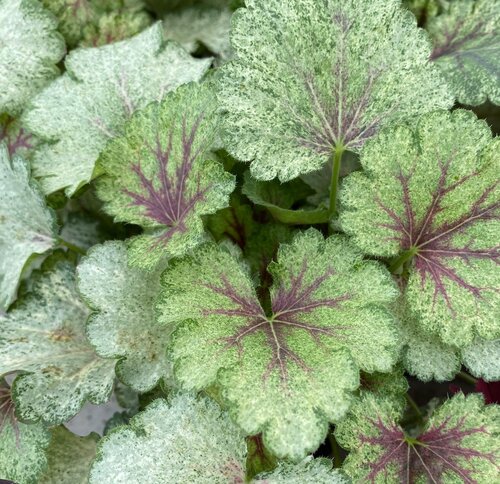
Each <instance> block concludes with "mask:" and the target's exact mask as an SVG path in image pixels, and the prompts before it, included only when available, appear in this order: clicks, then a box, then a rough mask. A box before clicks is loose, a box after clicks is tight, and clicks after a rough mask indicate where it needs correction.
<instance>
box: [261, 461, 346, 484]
mask: <svg viewBox="0 0 500 484" xmlns="http://www.w3.org/2000/svg"><path fill="white" fill-rule="evenodd" d="M252 482H254V483H259V482H260V483H261V484H348V483H349V482H350V481H349V479H348V478H347V476H344V475H343V474H341V473H340V471H339V470H338V469H335V470H334V469H333V465H332V461H330V460H328V459H313V458H312V457H307V458H306V459H304V460H303V461H302V462H299V463H298V464H292V463H289V462H280V463H279V464H278V467H277V468H276V469H274V470H273V471H272V472H266V473H264V474H260V475H258V476H257V477H256V478H255V479H254V480H253V481H252Z"/></svg>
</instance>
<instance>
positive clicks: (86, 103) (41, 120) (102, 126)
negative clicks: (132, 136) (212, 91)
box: [24, 23, 211, 196]
mask: <svg viewBox="0 0 500 484" xmlns="http://www.w3.org/2000/svg"><path fill="white" fill-rule="evenodd" d="M162 35H163V34H162V27H161V24H159V23H158V24H156V25H153V26H152V27H150V28H149V29H147V30H145V31H144V32H142V33H140V34H139V35H137V36H135V37H133V38H131V39H128V40H125V41H122V42H117V43H115V44H110V45H105V46H103V47H98V48H89V49H78V50H75V51H72V52H71V54H70V55H69V56H68V57H67V58H66V60H65V66H66V73H65V74H64V75H63V76H61V77H60V78H59V79H56V80H55V81H54V82H53V83H52V84H51V85H50V86H49V87H47V88H46V89H45V90H44V91H43V92H42V93H41V94H39V95H38V96H37V97H36V98H35V99H34V100H33V101H32V103H31V107H30V110H29V111H28V112H27V113H25V115H24V122H25V124H26V126H27V128H28V129H29V130H30V131H32V132H33V133H34V134H36V135H37V136H39V137H40V138H41V139H43V140H45V141H46V144H44V145H43V146H41V147H40V148H39V149H38V150H37V153H36V154H35V157H34V164H33V170H34V173H35V175H36V177H37V178H40V181H41V184H42V188H43V190H44V192H45V193H53V192H55V191H57V190H60V189H62V188H64V189H65V192H66V194H67V195H68V196H69V195H72V194H73V193H74V192H75V191H76V190H77V189H78V188H79V187H81V186H82V185H84V184H85V183H87V182H88V181H89V180H90V179H91V178H92V174H93V172H94V164H95V161H96V159H97V157H98V156H99V153H100V152H101V150H102V149H103V148H104V146H105V144H106V142H107V141H108V140H109V139H110V138H113V137H115V136H117V135H120V134H121V133H122V131H123V126H124V124H125V122H126V121H127V119H129V118H130V116H131V114H132V113H133V112H134V111H135V110H137V109H140V108H142V107H144V106H146V105H147V104H148V103H150V102H152V101H158V100H160V99H162V98H163V96H164V95H165V93H167V92H168V91H171V90H173V89H175V88H176V87H177V86H179V85H181V84H184V83H186V82H189V81H193V80H197V79H199V78H200V77H201V76H202V75H203V74H204V73H205V72H206V70H207V69H208V67H209V66H210V63H211V59H193V58H192V57H191V56H189V55H188V54H187V53H186V52H185V51H184V49H182V48H181V47H179V46H178V45H176V44H174V43H167V44H164V43H163V39H162Z"/></svg>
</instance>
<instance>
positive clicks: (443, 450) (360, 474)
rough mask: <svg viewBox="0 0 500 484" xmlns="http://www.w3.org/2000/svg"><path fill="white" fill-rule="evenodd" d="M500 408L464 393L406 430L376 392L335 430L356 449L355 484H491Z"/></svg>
mask: <svg viewBox="0 0 500 484" xmlns="http://www.w3.org/2000/svg"><path fill="white" fill-rule="evenodd" d="M499 410H500V407H499V406H498V405H490V406H484V403H483V401H482V398H481V396H479V395H469V396H467V397H465V396H464V395H463V394H461V393H459V394H457V395H455V396H454V397H453V398H451V399H450V400H448V401H446V402H445V403H444V404H443V405H442V406H441V407H439V408H438V409H437V410H436V411H435V412H434V413H433V415H432V416H431V417H430V418H429V420H428V422H427V423H426V425H425V426H424V427H423V428H420V429H414V430H413V431H412V432H407V431H405V430H404V429H403V428H402V427H401V426H400V425H399V424H398V420H399V419H400V417H401V412H400V410H399V409H397V408H395V407H393V406H392V405H391V404H390V403H389V402H387V401H384V400H378V399H375V398H373V397H371V396H367V397H365V398H364V399H362V400H360V401H358V402H357V403H356V404H355V405H354V406H353V407H352V410H351V413H350V415H349V416H348V417H347V418H346V419H345V420H344V421H342V422H341V423H340V424H339V425H338V426H337V429H336V431H335V435H336V438H337V440H338V441H339V443H340V444H341V445H342V446H344V447H345V448H346V449H348V450H350V451H351V452H350V454H349V456H348V457H347V459H346V461H345V464H344V469H345V471H346V472H347V474H348V475H350V476H351V477H352V479H353V481H354V482H367V483H368V482H371V483H376V484H382V483H385V484H392V483H394V484H398V483H401V482H405V483H408V484H419V483H425V482H433V483H442V484H452V483H459V482H465V483H483V482H484V483H487V482H495V480H496V479H497V477H498V459H499V457H500V456H499V446H498V442H499V438H500V426H499V422H500V414H499Z"/></svg>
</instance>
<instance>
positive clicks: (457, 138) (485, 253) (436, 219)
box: [341, 110, 500, 348]
mask: <svg viewBox="0 0 500 484" xmlns="http://www.w3.org/2000/svg"><path fill="white" fill-rule="evenodd" d="M498 146H499V144H498V140H491V134H490V131H489V129H488V127H487V126H486V124H485V123H483V122H479V121H477V119H475V116H474V115H473V114H472V113H470V112H466V111H461V110H459V111H455V112H454V113H451V114H450V113H445V112H436V113H432V114H430V115H427V116H425V117H423V118H421V120H420V122H419V124H418V125H417V127H416V128H415V129H412V128H409V127H405V126H401V127H398V128H395V129H392V130H388V131H387V132H385V133H384V134H382V135H381V136H379V137H378V138H377V139H376V140H374V141H373V142H372V143H370V145H369V146H367V147H366V149H365V150H364V152H363V154H362V157H361V162H362V164H363V166H364V168H365V173H354V174H352V175H350V176H349V177H348V179H347V180H346V182H345V185H344V190H343V193H342V201H343V204H344V207H345V208H346V210H345V211H344V213H343V216H342V218H341V220H342V226H343V228H344V229H345V230H346V231H347V232H348V233H349V234H352V235H353V237H354V241H355V242H356V244H357V245H358V246H359V247H361V248H362V249H363V250H364V251H365V252H366V253H368V254H372V255H377V256H393V257H396V260H394V262H393V268H394V269H396V268H397V267H398V266H401V267H402V268H403V274H402V277H403V287H404V294H405V300H406V301H405V304H406V305H407V307H408V310H409V312H410V314H411V318H412V319H413V320H414V321H416V324H417V325H418V328H419V330H421V331H424V332H426V333H427V334H429V335H439V336H440V338H441V340H442V341H443V342H444V343H446V344H448V345H451V346H456V347H459V348H461V347H464V346H467V345H469V344H471V343H472V342H473V341H474V339H476V338H478V337H479V338H484V339H490V340H491V339H495V338H498V336H499V334H500V324H499V321H500V318H499V312H498V308H499V305H498V302H499V300H498V294H499V291H498V288H499V285H500V281H499V276H500V273H499V271H498V265H497V264H498V261H499V256H500V248H499V246H498V240H499V237H500V223H499V210H500V185H499V182H498V172H499V168H500V157H499V156H498V153H499V150H498ZM405 260H407V262H406V263H405V264H403V262H404V261H405ZM406 276H407V277H408V281H407V283H406V282H404V280H405V279H406Z"/></svg>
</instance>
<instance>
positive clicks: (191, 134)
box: [97, 82, 235, 270]
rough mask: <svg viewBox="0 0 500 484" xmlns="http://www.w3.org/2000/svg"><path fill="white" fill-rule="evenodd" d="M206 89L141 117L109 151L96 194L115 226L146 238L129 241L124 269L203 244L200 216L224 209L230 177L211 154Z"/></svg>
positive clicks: (183, 93)
mask: <svg viewBox="0 0 500 484" xmlns="http://www.w3.org/2000/svg"><path fill="white" fill-rule="evenodd" d="M217 107H218V106H217V103H216V102H215V97H214V93H213V89H212V87H211V85H210V84H209V83H207V82H205V83H203V84H196V83H190V84H188V85H185V86H182V87H180V88H179V89H177V90H176V91H175V92H173V93H171V94H169V95H168V96H167V97H166V98H165V99H164V101H163V102H162V103H161V104H158V103H153V104H150V105H149V106H148V107H147V108H145V109H143V110H141V111H139V112H138V113H137V114H136V115H135V116H133V118H132V119H131V121H130V122H129V123H128V124H127V126H126V128H125V134H124V136H122V137H119V138H116V139H115V140H114V141H113V142H111V143H109V144H108V145H107V146H106V149H105V150H104V151H103V153H102V155H101V157H100V158H99V166H100V167H102V169H103V170H104V172H105V176H103V177H102V178H101V179H100V180H99V182H98V185H97V187H98V195H99V197H100V198H101V199H102V200H103V201H104V202H105V205H104V208H105V210H106V211H107V212H108V213H110V214H111V215H113V216H114V217H115V220H117V221H120V222H127V223H135V224H138V225H141V226H142V227H143V228H144V233H143V234H142V235H139V236H137V237H134V238H132V239H131V241H130V242H129V262H130V263H131V264H132V265H134V266H138V267H141V268H144V269H148V270H152V269H154V268H155V267H156V266H157V264H158V263H159V261H160V260H165V258H169V257H176V256H181V255H184V254H185V253H186V252H187V251H188V250H190V249H192V248H193V247H195V246H196V245H198V244H200V243H201V242H203V241H204V240H205V239H206V236H205V230H204V227H203V223H202V219H201V217H202V216H203V215H208V214H211V213H215V212H216V211H217V210H219V209H221V208H224V207H227V206H228V204H229V195H230V194H231V192H232V191H233V190H234V187H235V177H234V176H233V175H231V174H230V173H227V172H225V171H224V168H223V166H222V164H221V163H219V162H218V161H214V160H213V158H214V156H213V155H212V154H211V153H210V148H212V146H213V143H214V142H215V141H216V139H217V135H218V132H219V129H220V117H219V115H218V113H217Z"/></svg>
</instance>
